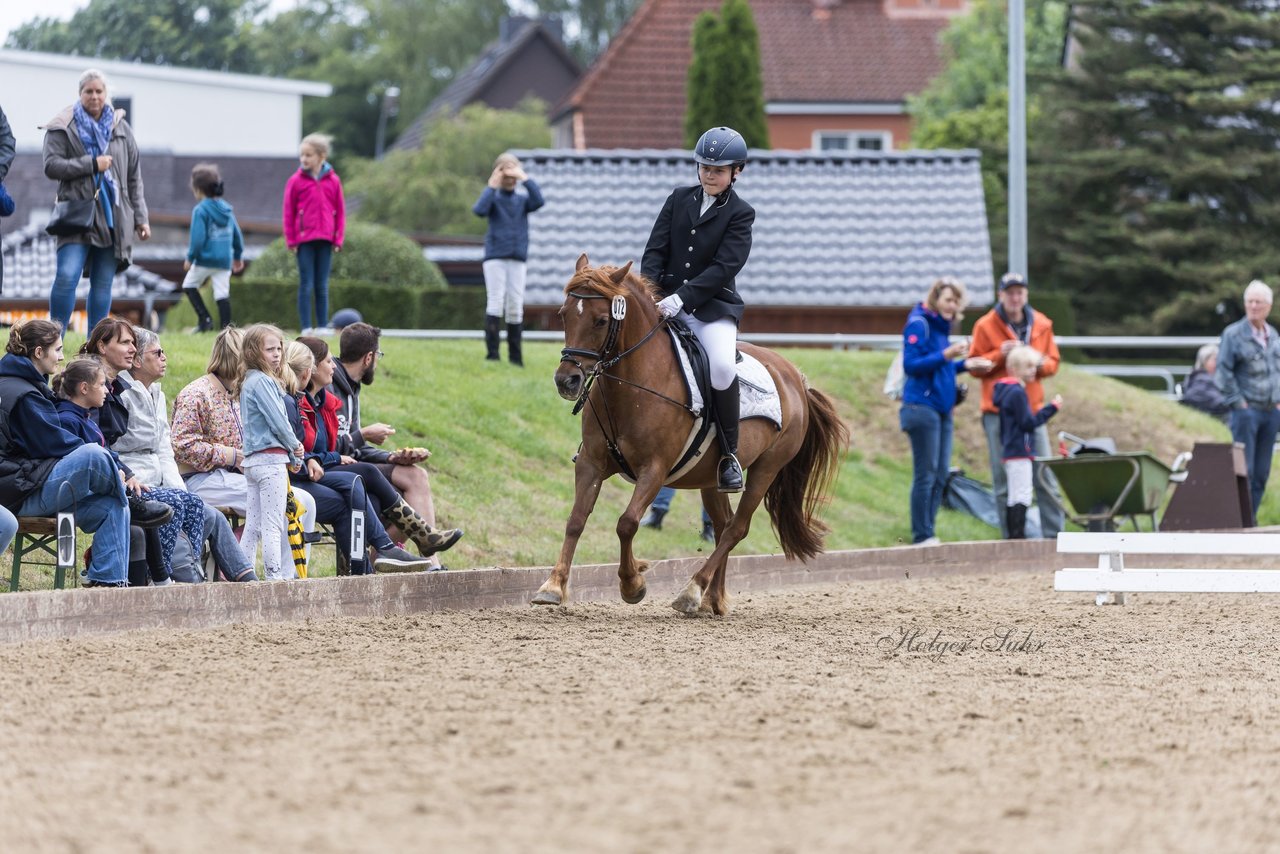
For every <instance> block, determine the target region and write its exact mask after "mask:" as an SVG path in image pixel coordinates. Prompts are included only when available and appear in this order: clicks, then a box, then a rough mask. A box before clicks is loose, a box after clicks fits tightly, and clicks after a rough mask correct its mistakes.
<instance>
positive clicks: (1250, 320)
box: [1213, 279, 1280, 522]
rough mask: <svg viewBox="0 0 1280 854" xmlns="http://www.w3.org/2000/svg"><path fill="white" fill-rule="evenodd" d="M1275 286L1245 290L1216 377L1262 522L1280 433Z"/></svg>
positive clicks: (1256, 285) (1222, 347) (1255, 284)
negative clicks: (1273, 306)
mask: <svg viewBox="0 0 1280 854" xmlns="http://www.w3.org/2000/svg"><path fill="white" fill-rule="evenodd" d="M1271 302H1272V293H1271V288H1270V287H1268V286H1267V285H1266V284H1265V283H1264V282H1261V281H1259V280H1257V279H1255V280H1254V281H1252V282H1250V283H1249V286H1248V287H1247V288H1245V289H1244V313H1245V316H1244V318H1243V319H1241V320H1237V321H1236V322H1235V323H1233V324H1231V325H1230V326H1228V327H1227V328H1226V329H1224V330H1223V331H1222V341H1221V343H1220V344H1219V346H1218V367H1217V369H1216V370H1215V371H1214V377H1213V381H1214V383H1215V384H1216V385H1217V386H1218V388H1219V389H1221V390H1222V398H1223V401H1224V402H1225V403H1226V405H1227V406H1229V407H1231V411H1230V416H1229V421H1228V424H1229V425H1230V427H1231V438H1232V439H1234V440H1235V441H1237V442H1240V443H1242V444H1243V445H1244V456H1245V462H1246V463H1247V464H1248V467H1249V495H1250V497H1251V498H1252V499H1253V514H1254V519H1255V522H1256V519H1257V512H1258V505H1259V504H1260V503H1262V495H1263V493H1264V492H1266V489H1267V478H1268V477H1270V475H1271V454H1272V449H1273V448H1274V447H1275V443H1276V433H1277V432H1278V431H1280V333H1277V332H1276V328H1275V327H1274V326H1272V325H1271V324H1270V323H1267V315H1268V314H1270V313H1271Z"/></svg>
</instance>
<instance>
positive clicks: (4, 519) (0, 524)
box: [0, 505, 18, 552]
mask: <svg viewBox="0 0 1280 854" xmlns="http://www.w3.org/2000/svg"><path fill="white" fill-rule="evenodd" d="M16 536H18V517H17V516H14V515H13V514H12V513H10V512H9V508H7V507H4V506H3V505H0V552H4V550H5V549H7V548H9V546H10V545H11V544H12V543H13V538H14V537H16Z"/></svg>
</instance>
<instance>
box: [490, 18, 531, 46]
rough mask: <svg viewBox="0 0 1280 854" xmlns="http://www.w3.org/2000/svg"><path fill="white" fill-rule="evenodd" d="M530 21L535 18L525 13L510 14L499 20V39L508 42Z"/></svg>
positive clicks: (504, 42) (503, 42)
mask: <svg viewBox="0 0 1280 854" xmlns="http://www.w3.org/2000/svg"><path fill="white" fill-rule="evenodd" d="M530 23H533V19H532V18H527V17H525V16H524V15H508V16H507V17H505V18H503V19H502V20H501V21H499V22H498V39H499V40H500V41H501V42H502V44H506V43H507V42H509V41H511V40H512V39H513V38H515V37H516V35H517V34H519V32H520V31H521V30H523V29H524V26H525V24H530Z"/></svg>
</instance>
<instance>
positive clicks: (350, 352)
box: [329, 322, 436, 528]
mask: <svg viewBox="0 0 1280 854" xmlns="http://www.w3.org/2000/svg"><path fill="white" fill-rule="evenodd" d="M381 335H382V330H381V329H379V328H378V327H376V326H371V325H370V324H368V323H364V322H360V323H352V324H351V325H349V326H346V327H344V328H343V330H342V334H341V335H340V336H339V338H338V356H337V358H335V359H333V362H334V371H333V382H332V383H331V384H330V385H329V393H330V394H332V395H334V396H335V397H337V398H338V400H339V401H341V402H342V406H341V408H340V409H338V452H339V453H341V454H343V455H344V456H348V457H353V458H354V459H356V460H358V461H360V462H366V463H373V464H375V465H377V466H378V468H380V469H381V470H382V473H383V474H385V475H386V476H387V479H388V480H390V481H391V484H392V486H394V487H395V488H396V489H397V490H399V492H400V495H401V496H402V497H403V498H404V500H405V501H406V502H407V503H408V504H409V506H410V507H412V508H413V509H414V510H416V511H417V512H418V514H419V515H420V516H422V517H423V518H424V519H425V520H426V521H427V524H428V525H430V526H432V527H433V528H434V527H435V524H436V510H435V503H434V502H433V501H432V499H431V483H430V481H429V480H428V478H427V470H426V469H424V468H421V467H419V466H418V463H420V462H423V461H424V460H426V458H427V457H428V456H430V452H429V451H427V450H426V449H425V448H416V449H415V448H404V449H401V450H398V451H386V450H383V449H382V448H378V447H374V446H375V445H381V444H382V443H383V442H385V441H386V440H387V437H388V436H390V435H392V434H393V433H395V432H396V431H395V429H394V428H392V427H391V426H390V425H388V424H383V423H382V422H378V423H376V424H370V425H367V426H362V425H361V423H360V387H361V386H366V385H373V380H374V377H375V376H376V375H377V367H378V360H379V359H381V358H382V351H381V350H380V349H378V341H379V338H380V337H381Z"/></svg>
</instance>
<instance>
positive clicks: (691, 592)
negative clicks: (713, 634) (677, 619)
mask: <svg viewBox="0 0 1280 854" xmlns="http://www.w3.org/2000/svg"><path fill="white" fill-rule="evenodd" d="M701 606H702V588H701V587H699V586H698V582H696V581H690V582H689V583H688V584H686V585H685V588H684V590H682V591H680V595H679V596H677V597H676V600H675V601H674V602H672V603H671V607H672V608H675V609H676V610H677V611H679V612H680V613H681V614H696V613H698V608H700V607H701Z"/></svg>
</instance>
